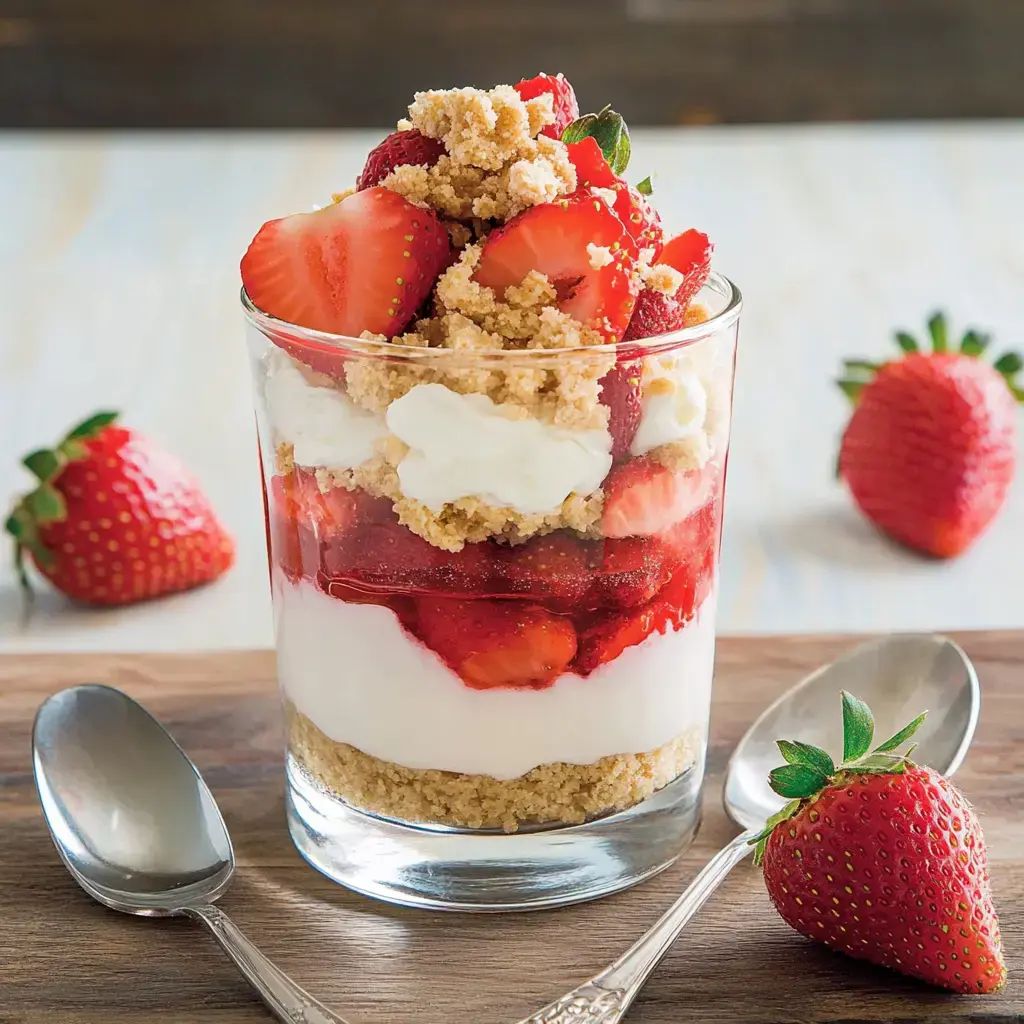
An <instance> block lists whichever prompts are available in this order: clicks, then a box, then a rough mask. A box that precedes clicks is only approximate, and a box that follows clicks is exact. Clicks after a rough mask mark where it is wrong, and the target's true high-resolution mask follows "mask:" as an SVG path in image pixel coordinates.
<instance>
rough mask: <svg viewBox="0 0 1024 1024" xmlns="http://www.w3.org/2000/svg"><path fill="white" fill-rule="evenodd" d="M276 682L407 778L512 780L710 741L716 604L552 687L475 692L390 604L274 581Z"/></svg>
mask: <svg viewBox="0 0 1024 1024" xmlns="http://www.w3.org/2000/svg"><path fill="white" fill-rule="evenodd" d="M274 614H275V622H276V631H277V660H278V674H279V677H280V680H281V686H282V688H283V690H284V692H285V694H286V696H287V697H288V699H289V700H291V701H292V702H293V703H294V704H295V706H296V707H297V708H298V710H299V711H301V712H302V714H304V715H306V717H307V718H309V719H310V720H311V721H312V722H313V723H314V724H315V725H316V726H317V728H318V729H320V731H321V732H323V733H325V734H326V735H327V736H329V737H330V738H331V739H332V740H335V741H336V742H339V743H349V744H351V745H352V746H354V747H356V748H358V749H359V750H362V751H363V752H364V753H367V754H371V755H373V756H374V757H378V758H381V759H383V760H385V761H392V762H394V763H396V764H400V765H403V766H405V767H406V768H418V769H427V768H434V769H439V770H442V771H451V772H464V773H467V774H479V775H490V776H492V777H493V778H496V779H513V778H517V777H518V776H520V775H523V774H525V773H526V772H528V771H529V770H530V769H531V768H535V767H537V766H538V765H542V764H549V763H552V762H568V763H570V764H592V763H594V762H595V761H598V760H600V759H601V758H602V757H606V756H608V755H612V754H630V753H640V752H644V751H648V750H653V749H655V748H656V747H659V746H661V745H662V744H663V743H667V742H668V741H669V740H671V739H674V738H675V737H676V736H679V735H681V734H683V733H685V732H688V731H691V730H698V731H699V732H700V733H704V732H706V730H707V725H708V715H709V708H710V701H711V677H712V672H713V667H714V651H715V628H714V627H715V604H714V598H713V597H710V598H708V599H707V600H706V601H705V602H704V604H703V605H702V606H701V609H700V611H699V612H698V614H697V616H696V618H694V619H693V620H692V621H691V622H690V623H688V624H687V625H686V626H685V627H684V628H683V629H681V630H678V631H676V632H674V633H667V634H664V635H662V634H655V635H652V636H650V637H648V638H647V639H646V640H645V641H644V642H643V643H642V644H638V645H636V646H635V647H629V648H627V649H626V650H625V651H623V652H622V654H621V655H619V657H618V658H616V659H615V660H614V661H612V662H610V663H608V664H605V665H601V666H600V667H599V668H598V669H597V670H596V671H594V672H593V673H591V675H590V676H589V677H588V678H586V679H584V678H581V677H580V676H577V675H573V674H566V675H563V676H561V677H560V678H559V679H558V680H557V681H556V682H555V683H554V685H553V686H551V687H549V688H547V689H545V690H511V689H499V690H473V689H470V688H469V687H467V686H466V685H465V684H464V683H463V682H462V681H461V680H460V679H459V677H458V676H456V675H455V673H453V672H452V671H451V670H450V669H449V668H448V667H447V666H446V665H445V664H444V663H443V662H442V661H441V660H440V659H439V658H438V657H437V655H435V654H434V653H433V652H432V651H430V650H429V649H428V648H426V647H424V646H423V645H422V644H420V643H419V642H418V641H417V640H415V639H414V638H413V637H411V636H409V634H407V633H406V632H405V631H404V630H403V629H402V627H401V626H400V625H399V622H398V620H397V618H396V617H395V615H394V613H393V612H392V611H391V610H390V609H388V608H383V607H380V606H379V605H371V604H347V603H345V602H342V601H338V600H335V599H334V598H330V597H327V596H326V595H325V594H323V593H322V592H321V591H320V590H318V589H317V588H316V587H315V586H314V585H313V584H311V583H309V582H308V581H301V582H299V583H298V584H293V583H291V582H290V581H289V580H287V579H286V578H285V577H284V576H283V575H282V574H280V573H275V578H274Z"/></svg>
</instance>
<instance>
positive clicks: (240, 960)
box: [181, 906, 346, 1024]
mask: <svg viewBox="0 0 1024 1024" xmlns="http://www.w3.org/2000/svg"><path fill="white" fill-rule="evenodd" d="M181 913H182V914H185V915H187V916H188V917H192V918H195V919H196V920H198V921H202V923H203V924H205V925H206V927H207V928H208V929H209V930H210V931H211V932H212V933H213V937H214V938H215V939H216V940H217V941H218V942H219V943H220V945H221V948H222V949H223V950H224V952H225V953H227V955H228V956H229V957H231V959H232V960H233V961H234V963H235V966H236V967H237V968H238V969H239V970H240V971H241V972H242V974H243V975H244V976H245V979H246V981H248V982H249V984H250V985H252V987H253V988H254V989H256V991H257V992H258V993H259V996H260V998H261V999H262V1000H263V1002H264V1003H266V1004H267V1006H268V1007H270V1009H271V1010H272V1011H273V1012H274V1013H275V1014H276V1015H277V1017H278V1018H279V1019H280V1020H282V1021H285V1022H287V1024H346V1021H345V1020H344V1018H343V1017H339V1016H338V1015H337V1014H336V1013H333V1012H331V1011H330V1010H328V1009H327V1007H326V1006H324V1005H323V1003H321V1002H318V1001H317V1000H316V999H314V998H313V997H312V996H311V995H310V994H309V993H308V992H307V991H306V990H305V989H304V988H301V987H300V986H299V985H296V984H295V982H294V981H292V979H291V978H289V977H288V975H287V974H285V973H284V971H282V970H281V969H280V968H278V967H275V966H274V964H272V963H271V962H270V961H269V960H268V959H267V958H266V957H265V956H264V955H263V954H262V953H261V952H260V951H259V950H258V949H257V948H256V947H255V946H254V945H253V944H252V943H251V942H250V941H249V940H248V939H247V938H246V937H245V936H244V935H243V934H242V933H241V932H240V931H239V930H238V926H237V925H236V924H235V923H234V922H233V921H232V920H231V919H230V918H229V917H228V915H227V914H225V913H224V911H223V910H220V909H218V908H217V907H213V906H200V907H184V908H182V911H181Z"/></svg>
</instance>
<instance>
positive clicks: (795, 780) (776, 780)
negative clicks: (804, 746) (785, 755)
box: [768, 764, 828, 800]
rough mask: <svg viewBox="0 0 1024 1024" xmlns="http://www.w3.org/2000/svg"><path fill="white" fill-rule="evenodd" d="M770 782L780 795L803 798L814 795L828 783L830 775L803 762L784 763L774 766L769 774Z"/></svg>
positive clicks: (789, 797) (794, 798)
mask: <svg viewBox="0 0 1024 1024" xmlns="http://www.w3.org/2000/svg"><path fill="white" fill-rule="evenodd" d="M768 784H769V785H770V786H771V787H772V789H773V790H774V791H775V792H776V793H778V794H779V796H784V797H787V798H788V799H790V800H802V799H803V798H804V797H808V796H814V794H815V793H817V792H819V791H820V790H821V789H824V787H825V786H826V785H827V784H828V776H826V775H823V774H822V773H821V772H819V771H817V770H815V769H814V768H808V767H806V766H805V765H802V764H784V765H783V766H782V767H781V768H773V769H772V771H771V772H770V773H769V775H768Z"/></svg>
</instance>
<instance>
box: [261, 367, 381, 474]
mask: <svg viewBox="0 0 1024 1024" xmlns="http://www.w3.org/2000/svg"><path fill="white" fill-rule="evenodd" d="M263 394H264V397H265V399H266V403H267V410H268V413H269V415H270V422H271V423H272V424H273V427H274V432H275V435H276V437H275V442H276V443H280V442H281V441H286V442H289V443H290V444H292V445H293V446H294V448H295V455H294V458H295V461H296V462H297V463H298V464H299V465H300V466H311V467H312V466H329V467H330V468H331V469H352V468H353V467H355V466H358V465H359V464H360V463H362V462H365V461H366V460H367V459H369V458H370V457H371V456H372V455H373V449H374V444H375V442H376V441H377V439H378V438H379V437H383V436H384V435H385V434H387V432H388V431H387V427H386V426H385V425H384V417H383V416H377V415H374V414H373V413H370V412H366V411H365V410H364V409H360V408H359V407H358V406H357V405H356V404H355V403H354V402H353V401H352V400H351V399H350V398H349V397H348V395H346V394H345V393H344V392H343V391H339V390H338V389H337V388H335V387H331V386H330V385H327V386H319V385H316V384H311V383H310V382H309V381H308V380H307V379H306V377H305V374H304V373H303V372H302V370H300V369H299V366H298V364H297V363H296V362H295V361H294V360H293V359H291V358H290V357H289V356H288V355H287V354H286V353H284V352H282V351H281V350H280V349H279V348H274V349H273V350H272V351H271V352H270V353H269V355H268V358H267V378H266V384H265V385H264V390H263Z"/></svg>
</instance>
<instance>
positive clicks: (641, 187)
mask: <svg viewBox="0 0 1024 1024" xmlns="http://www.w3.org/2000/svg"><path fill="white" fill-rule="evenodd" d="M636 190H637V192H639V193H640V195H642V196H650V195H653V194H654V186H653V185H652V184H651V176H650V175H649V174H648V175H647V177H646V178H644V180H643V181H641V182H639V183H638V184H637V186H636Z"/></svg>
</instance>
